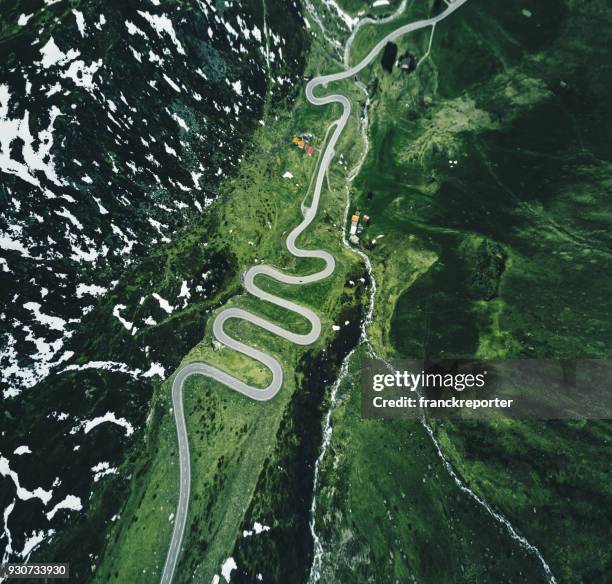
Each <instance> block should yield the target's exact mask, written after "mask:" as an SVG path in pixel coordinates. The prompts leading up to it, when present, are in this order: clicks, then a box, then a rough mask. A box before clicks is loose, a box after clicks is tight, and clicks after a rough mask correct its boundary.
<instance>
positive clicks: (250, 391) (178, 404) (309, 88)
mask: <svg viewBox="0 0 612 584" xmlns="http://www.w3.org/2000/svg"><path fill="white" fill-rule="evenodd" d="M465 2H467V0H454V1H453V2H449V3H448V5H447V8H446V9H445V10H444V11H443V12H441V13H440V14H438V15H437V16H434V17H432V18H429V19H425V20H419V21H416V22H412V23H409V24H406V25H404V26H400V27H399V28H397V29H396V30H394V31H393V32H391V33H389V34H388V35H387V36H386V37H384V38H383V39H382V40H381V41H380V42H379V43H378V44H377V45H376V46H375V47H374V48H373V49H372V50H371V51H370V52H369V53H368V55H367V56H366V57H365V58H364V59H363V60H362V61H361V62H360V63H359V64H357V65H355V66H353V67H351V68H348V69H345V70H343V71H340V72H338V73H332V74H330V75H323V76H319V77H315V78H313V79H311V80H310V81H309V82H308V84H307V85H306V98H307V99H308V101H309V102H310V103H312V104H313V105H328V104H332V103H339V104H341V105H342V108H343V111H342V115H341V116H340V118H339V119H338V120H337V121H336V122H335V129H334V132H333V134H332V137H331V138H330V140H329V142H328V143H327V146H326V148H325V151H324V152H323V156H322V157H321V161H320V164H319V166H318V168H317V171H316V172H317V175H316V182H315V186H314V192H313V197H312V202H311V204H310V206H309V207H306V206H302V212H303V215H304V218H303V219H302V222H301V223H300V224H299V225H298V226H297V227H295V228H294V229H293V230H292V231H291V233H290V234H289V236H288V237H287V241H286V245H287V249H288V250H289V253H291V254H292V255H294V256H295V257H299V258H315V259H320V260H323V262H325V267H324V268H323V269H322V270H321V271H319V272H315V273H313V274H308V275H305V276H292V275H288V274H285V273H283V272H281V271H279V270H277V269H276V268H273V267H271V266H265V265H260V266H255V267H253V268H250V269H249V270H247V272H246V273H245V275H244V287H245V290H246V291H247V292H248V293H249V294H252V295H253V296H256V297H257V298H260V299H261V300H264V301H266V302H271V303H272V304H276V305H277V306H281V307H282V308H285V309H287V310H289V311H291V312H295V313H297V314H300V315H301V316H303V317H304V318H306V319H307V320H308V321H309V322H310V324H311V330H310V332H309V333H307V334H297V333H293V332H291V331H288V330H287V329H284V328H282V327H280V326H278V325H276V324H274V323H272V322H270V321H268V320H266V319H264V318H261V317H259V316H257V315H255V314H253V313H251V312H247V311H246V310H242V309H240V308H228V309H226V310H223V311H222V312H220V313H219V314H218V315H217V317H216V318H215V320H214V322H213V334H214V336H215V338H216V339H217V340H218V341H219V342H220V343H222V344H223V345H225V346H227V347H229V348H230V349H234V350H235V351H238V352H240V353H243V354H244V355H247V356H249V357H251V358H253V359H255V360H256V361H259V362H260V363H261V364H262V365H264V366H265V367H267V368H268V369H269V370H270V371H271V373H272V380H271V381H270V384H269V385H268V386H267V387H265V388H263V389H261V388H258V387H253V386H251V385H248V384H247V383H244V382H243V381H240V380H239V379H237V378H236V377H234V376H232V375H230V374H229V373H226V372H225V371H222V370H221V369H218V368H217V367H213V366H212V365H208V364H207V363H190V364H189V365H186V366H185V367H183V368H182V369H180V370H179V372H178V373H177V374H176V376H175V378H174V381H173V383H172V405H173V408H174V419H175V423H176V431H177V435H178V446H179V465H180V480H179V501H178V506H177V510H176V514H175V519H174V529H173V532H172V539H171V541H170V547H169V549H168V554H167V556H166V562H165V564H164V569H163V572H162V576H161V580H160V582H161V584H171V582H172V579H173V577H174V573H175V570H176V564H177V561H178V558H179V555H180V551H181V544H182V541H183V533H184V531H185V524H186V522H187V510H188V507H189V495H190V487H191V462H190V457H189V441H188V438H187V429H186V426H185V413H184V410H183V386H184V383H185V380H186V379H187V378H188V377H189V376H191V375H205V376H206V377H210V378H212V379H215V380H217V381H219V382H220V383H222V384H223V385H225V386H227V387H229V388H230V389H233V390H234V391H237V392H239V393H241V394H243V395H246V396H247V397H249V398H251V399H254V400H257V401H267V400H270V399H272V398H273V397H274V396H275V395H276V394H277V393H278V392H279V391H280V389H281V386H282V384H283V369H282V367H281V364H280V363H279V362H278V360H277V359H275V358H274V357H272V356H271V355H268V354H267V353H264V352H263V351H259V350H258V349H255V348H254V347H250V346H248V345H246V344H244V343H241V342H240V341H237V340H236V339H233V338H232V337H230V336H229V335H228V334H227V333H226V332H225V330H224V328H223V325H224V324H225V322H226V321H228V320H230V319H232V318H234V319H241V320H246V321H248V322H251V323H253V324H255V325H257V326H259V327H261V328H263V329H265V330H267V331H270V332H271V333H274V334H275V335H278V336H280V337H283V338H284V339H286V340H288V341H290V342H292V343H295V344H298V345H309V344H311V343H313V342H314V341H316V340H317V339H318V338H319V335H320V334H321V321H320V320H319V317H318V316H317V315H316V314H315V313H314V312H313V311H312V310H310V309H309V308H306V307H304V306H300V305H299V304H296V303H294V302H290V301H288V300H285V299H283V298H280V297H278V296H274V295H273V294H270V293H268V292H265V291H264V290H262V289H261V288H259V287H258V286H257V284H256V283H255V278H256V277H257V276H259V275H265V276H268V277H269V278H272V279H274V280H276V281H277V282H282V283H283V284H293V285H304V284H311V283H313V282H318V281H319V280H323V279H325V278H327V277H328V276H330V275H331V274H332V273H333V272H334V268H335V260H334V257H333V256H332V255H331V254H330V253H328V252H326V251H323V250H304V249H300V248H298V247H297V246H296V244H295V241H296V239H297V238H298V237H299V236H300V235H301V234H302V232H303V231H304V230H305V229H306V228H307V227H308V226H309V225H310V224H311V223H312V222H313V220H314V219H315V217H316V215H317V210H318V207H319V201H320V199H321V190H322V187H323V180H324V178H325V173H326V172H327V169H328V168H329V165H330V163H331V161H332V159H333V158H334V155H335V146H336V144H337V142H338V139H339V138H340V135H341V134H342V132H343V130H344V128H345V126H346V124H347V122H348V119H349V116H350V113H351V102H350V101H349V100H348V98H347V97H346V96H344V95H340V94H334V95H327V96H325V97H317V96H315V95H314V90H315V89H316V88H317V87H319V86H320V85H323V86H326V85H327V84H328V83H332V82H334V81H340V80H342V79H348V78H350V77H353V76H354V75H356V74H357V73H359V72H360V71H361V70H362V69H364V68H365V67H367V66H368V65H369V64H370V63H371V62H372V61H373V60H374V59H375V58H376V57H377V55H378V54H379V53H380V51H381V50H382V49H383V48H384V46H385V45H386V44H387V43H388V42H390V41H393V40H395V39H397V38H398V37H400V36H402V35H405V34H407V33H409V32H412V31H415V30H419V29H422V28H426V27H429V26H435V24H436V23H438V22H440V21H441V20H444V19H445V18H446V17H448V16H449V15H450V14H451V13H453V12H454V11H455V10H457V9H458V8H459V7H460V6H461V5H463V4H465Z"/></svg>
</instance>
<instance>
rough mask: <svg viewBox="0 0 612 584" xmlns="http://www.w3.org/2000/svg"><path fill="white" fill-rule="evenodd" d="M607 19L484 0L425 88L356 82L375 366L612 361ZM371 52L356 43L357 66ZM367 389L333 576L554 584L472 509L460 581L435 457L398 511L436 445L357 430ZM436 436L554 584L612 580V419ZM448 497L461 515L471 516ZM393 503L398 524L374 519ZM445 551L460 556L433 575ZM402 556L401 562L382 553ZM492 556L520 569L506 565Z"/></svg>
mask: <svg viewBox="0 0 612 584" xmlns="http://www.w3.org/2000/svg"><path fill="white" fill-rule="evenodd" d="M523 9H525V10H528V11H530V14H531V15H529V13H523V12H522V10H523ZM406 19H407V20H409V18H408V15H407V16H406ZM611 24H612V13H611V12H610V9H609V6H607V5H606V3H605V2H600V1H596V0H592V1H587V2H571V3H569V2H568V3H565V2H560V1H553V0H550V1H546V2H538V3H537V4H533V5H525V6H522V5H521V6H518V5H516V4H513V3H490V2H480V1H478V0H474V1H470V2H468V4H467V5H466V6H464V7H462V8H461V9H460V10H459V11H458V12H457V13H455V14H454V15H453V16H452V17H450V18H449V19H448V20H446V21H444V22H443V23H441V24H440V25H438V29H437V30H436V31H435V35H434V38H433V42H432V46H431V52H430V54H429V56H428V58H426V59H424V60H423V61H422V62H421V64H420V65H419V68H418V70H417V71H416V72H415V73H412V74H406V73H405V72H402V71H400V70H398V69H397V68H395V69H394V70H393V71H392V72H391V73H388V72H385V71H384V70H383V69H382V67H381V65H380V62H379V63H378V64H377V65H376V66H373V67H371V68H370V70H369V71H367V72H364V73H363V74H362V75H361V78H362V80H363V81H364V82H365V83H366V84H367V85H368V87H369V90H370V92H371V94H372V95H373V97H374V103H373V106H372V112H371V125H370V140H371V148H370V153H369V155H368V158H367V160H366V162H365V164H364V167H363V169H362V172H361V173H360V175H359V176H358V178H357V179H356V181H355V185H354V198H355V207H356V208H359V209H361V210H362V212H365V213H367V214H368V215H370V216H371V217H372V223H371V226H370V227H368V229H367V231H366V232H365V237H364V238H362V239H363V245H364V247H365V248H366V249H367V250H368V253H369V255H370V257H371V258H372V261H373V266H374V270H375V273H376V277H377V283H378V297H377V305H376V310H377V314H376V318H375V322H374V325H373V326H372V328H371V338H372V343H373V346H374V348H375V349H376V351H377V352H378V353H379V354H381V355H384V356H387V357H391V356H396V357H397V356H405V357H416V358H419V357H430V358H435V357H453V356H454V357H458V356H477V357H480V358H493V357H501V358H504V357H512V358H534V357H556V358H575V357H610V346H611V344H612V326H611V325H610V319H609V317H608V314H609V306H610V297H611V296H610V295H611V292H612V277H611V276H610V274H612V270H611V268H612V256H611V252H612V240H611V239H610V232H611V229H612V207H611V204H610V193H611V185H610V181H609V178H608V175H609V172H610V170H611V169H612V165H611V162H612V160H611V153H612V143H611V142H612V140H611V134H610V131H609V128H610V123H609V119H610V114H611V113H612V111H611V109H612V108H611V104H610V100H609V97H608V96H609V93H610V90H611V89H612V65H611V63H612V33H611V31H612V27H611ZM367 34H369V35H372V34H374V33H372V32H367ZM378 38H380V37H378ZM428 43H429V31H421V32H419V33H417V34H414V35H413V36H411V37H410V38H404V39H403V40H399V41H398V45H399V51H398V53H399V54H400V55H402V54H404V53H405V52H406V51H409V52H411V53H413V54H415V55H416V56H417V58H418V59H421V58H422V57H423V56H424V55H426V54H427V49H428ZM367 45H368V43H367V42H364V41H360V39H359V37H358V38H357V39H356V44H355V47H356V48H357V50H358V51H365V50H367ZM370 46H371V43H370ZM356 60H357V57H353V58H352V59H351V62H356ZM368 192H372V193H373V196H372V198H371V199H369V198H368V197H367V193H368ZM379 235H384V238H381V239H377V240H376V242H375V243H374V244H372V243H371V240H373V239H375V238H376V237H377V236H379ZM355 375H356V374H355ZM356 380H357V377H356V376H355V377H354V378H353V380H352V383H353V389H352V390H351V391H352V393H350V394H349V395H348V396H347V401H346V402H345V403H343V404H342V406H341V407H340V408H339V410H338V412H337V413H336V416H335V439H334V441H333V443H332V447H331V449H330V451H329V453H328V457H327V459H326V472H325V474H324V476H325V478H324V480H323V483H322V485H323V486H322V488H321V490H320V496H321V497H322V500H323V501H326V503H325V505H324V506H323V508H320V512H319V524H320V525H321V526H322V527H321V529H322V530H323V531H322V533H323V534H324V536H325V537H324V542H323V545H324V549H325V550H326V556H325V562H324V567H325V570H326V572H325V573H326V574H327V579H326V580H325V581H334V579H336V578H337V579H338V580H341V581H347V580H346V578H348V574H350V573H353V570H357V573H358V577H356V578H354V579H351V581H366V580H367V578H375V579H376V578H377V577H379V576H380V575H381V574H384V575H385V578H383V580H384V581H392V579H393V578H397V579H399V581H406V580H407V578H408V574H412V575H414V576H415V577H416V579H417V580H420V581H424V582H447V581H448V582H451V581H456V582H472V581H473V582H483V581H491V582H493V581H508V582H510V581H525V582H543V581H545V575H544V571H543V570H542V569H541V567H539V566H538V564H537V563H536V564H530V563H529V561H528V560H527V559H526V558H525V557H523V556H521V557H513V558H509V557H508V556H507V554H511V555H512V554H514V553H517V554H518V553H521V552H520V546H519V545H518V544H517V543H516V542H514V541H512V540H510V539H509V538H506V539H504V538H503V537H500V538H499V539H497V540H495V539H492V538H491V537H490V536H489V535H487V530H489V529H494V527H493V525H494V524H495V521H494V520H493V519H492V518H490V517H487V516H483V517H480V518H478V516H477V515H474V516H472V515H471V513H470V517H471V520H473V521H474V522H476V523H477V524H478V528H477V531H478V532H479V533H477V534H476V535H474V537H473V538H470V541H471V543H472V545H473V546H475V547H476V548H478V550H479V552H480V555H479V557H472V558H471V559H470V560H469V561H467V558H470V553H472V552H474V551H475V549H474V548H472V549H471V550H469V551H467V552H466V551H465V549H462V551H461V553H460V556H461V557H462V558H466V562H467V563H468V564H469V565H470V569H471V570H472V572H471V573H470V574H467V573H465V572H463V571H462V570H461V566H462V561H461V560H460V559H459V556H454V555H453V552H452V551H448V550H453V549H457V547H456V546H459V547H461V545H462V544H461V537H462V536H463V535H465V534H467V533H468V531H469V529H470V519H466V518H465V516H463V517H462V520H461V521H462V523H463V528H464V529H465V531H464V532H462V533H460V534H457V533H456V532H453V529H452V528H451V529H449V526H451V525H452V524H453V520H454V518H455V517H457V516H459V517H461V515H460V513H461V512H460V511H458V510H452V511H451V507H450V504H449V503H448V499H446V496H447V494H446V493H445V491H444V489H445V487H444V484H445V481H447V476H446V475H445V473H444V470H443V469H442V468H441V466H440V463H439V460H438V459H437V457H436V455H435V453H432V452H431V451H430V452H429V453H428V454H427V455H426V456H425V460H426V461H427V464H428V465H430V468H429V471H430V472H437V473H438V478H437V480H436V484H435V485H434V484H431V483H432V482H433V481H429V480H427V479H426V478H425V483H423V486H422V488H421V490H420V492H419V496H421V497H423V496H425V495H427V496H428V497H430V499H429V501H428V502H427V503H426V504H425V503H424V502H423V501H422V500H421V501H420V502H418V503H416V504H415V500H417V499H416V496H417V495H416V494H415V490H413V491H412V500H410V497H407V498H406V501H402V502H400V503H396V504H398V508H399V513H400V514H401V516H402V517H404V520H405V521H406V522H407V523H406V524H403V522H402V521H401V520H400V518H399V517H398V515H396V514H394V513H393V507H392V505H393V504H394V503H393V502H394V501H396V499H395V497H396V496H397V493H398V491H400V490H403V488H404V485H410V484H415V483H416V482H417V479H418V478H419V477H421V476H422V475H423V472H424V471H423V467H422V463H421V462H420V456H421V452H424V450H423V449H431V446H430V445H427V440H425V438H426V437H425V438H424V430H423V429H422V428H418V427H412V426H411V424H410V423H400V422H397V423H396V422H389V421H387V422H372V421H362V420H361V419H360V416H359V403H358V401H356V398H355V395H354V394H355V393H357V381H356ZM348 383H349V384H350V383H351V381H349V382H348ZM347 391H349V390H347ZM434 428H435V433H436V435H437V436H438V439H439V440H440V443H441V445H442V448H443V450H444V452H445V453H446V454H447V455H448V456H449V457H450V459H451V460H452V462H453V465H454V466H455V468H456V469H457V471H458V472H459V474H460V476H461V477H462V479H463V480H464V481H465V483H466V484H467V485H469V486H470V488H471V489H473V491H474V492H475V493H476V494H478V495H480V496H481V497H483V498H484V499H485V500H487V501H488V502H489V503H490V504H491V505H492V506H493V508H495V509H497V510H499V511H501V512H502V513H503V514H504V515H505V516H506V517H508V518H509V519H510V521H511V522H512V524H513V525H514V527H515V528H516V529H517V531H518V532H519V533H521V534H522V535H524V536H525V537H526V538H527V540H528V541H529V542H530V543H532V544H534V545H536V546H537V547H538V549H539V550H540V551H541V552H542V555H543V556H544V558H545V559H546V561H547V562H548V564H549V565H550V567H551V569H552V572H553V574H554V575H555V576H556V578H557V580H558V581H561V582H600V583H604V582H606V581H607V580H608V579H609V573H610V557H611V555H612V549H611V544H610V520H611V517H610V512H609V509H610V508H612V505H611V503H612V491H611V487H610V481H609V463H608V461H607V460H606V458H607V457H606V455H605V453H606V451H607V449H608V447H609V444H610V438H611V434H612V433H611V429H610V425H609V423H608V422H601V421H585V422H580V423H577V422H576V423H568V422H505V423H502V422H497V423H491V424H484V423H469V424H468V423H459V422H453V423H450V422H444V424H442V423H440V424H434ZM401 437H405V440H404V442H402V443H398V440H400V439H401ZM424 440H425V442H424ZM394 448H397V449H399V451H398V452H397V453H396V452H394V451H393V450H394ZM426 468H427V466H426ZM373 484H375V485H376V486H375V487H373V486H372V485H373ZM453 489H454V490H450V489H449V493H448V494H449V495H450V493H454V494H453V495H452V497H453V504H455V505H459V506H461V505H468V506H469V504H471V503H469V500H467V501H466V497H465V496H464V495H462V494H461V493H460V492H459V491H458V490H457V489H456V487H453ZM404 492H406V491H404ZM364 500H367V501H368V504H367V505H366V504H364V503H363V501H364ZM373 500H374V501H373ZM383 501H386V505H387V506H391V508H390V509H387V510H388V511H389V513H390V515H391V517H387V518H385V519H383V518H382V517H377V516H376V513H374V512H373V511H372V510H373V509H374V508H375V507H374V505H376V504H380V505H381V506H382V505H383ZM423 504H425V505H426V509H427V512H424V510H423V508H422V505H423ZM397 512H398V510H396V513H397ZM473 513H476V512H475V511H473ZM383 514H384V510H383V513H382V514H381V515H383ZM408 523H409V524H410V526H408ZM383 526H384V527H383ZM455 535H457V536H458V539H455V540H454V541H453V538H454V537H455ZM480 537H482V539H480ZM383 541H384V542H386V543H385V544H384V545H381V542H383ZM406 542H411V543H412V545H410V544H409V543H406ZM438 542H445V545H444V547H445V552H446V553H438V554H436V556H435V560H434V559H433V558H432V559H431V560H430V561H429V562H428V563H425V562H424V560H427V558H428V557H429V556H428V555H427V553H428V552H430V553H432V551H433V550H435V547H432V546H434V545H436V544H437V543H438ZM392 543H395V544H397V545H398V546H400V545H401V546H402V547H404V549H405V554H406V555H405V556H402V555H401V554H398V551H396V550H394V549H392V551H393V555H389V554H387V555H385V549H386V548H389V547H392ZM414 549H418V550H419V553H417V554H415V556H414V557H411V556H410V552H412V551H413V550H414ZM487 549H488V552H487ZM492 555H493V556H494V557H496V558H497V559H498V560H499V558H501V557H504V558H506V559H507V560H508V562H509V563H508V564H506V565H500V564H497V565H493V564H492V563H491V557H492ZM531 557H532V558H533V556H531ZM338 558H341V560H338ZM447 562H448V563H447ZM451 566H453V567H451ZM528 566H532V567H533V570H531V569H528ZM515 569H523V570H524V571H525V573H524V574H523V575H522V576H518V575H517V574H516V573H512V570H515Z"/></svg>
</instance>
